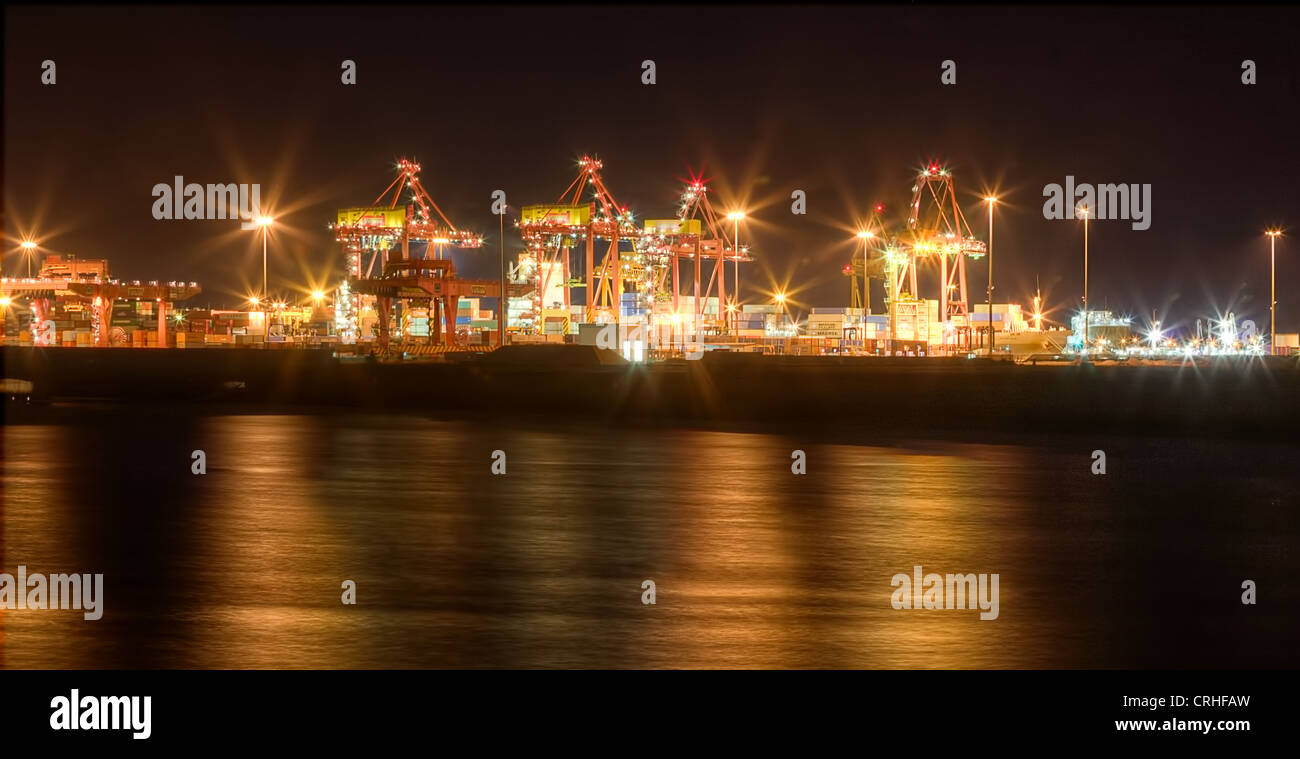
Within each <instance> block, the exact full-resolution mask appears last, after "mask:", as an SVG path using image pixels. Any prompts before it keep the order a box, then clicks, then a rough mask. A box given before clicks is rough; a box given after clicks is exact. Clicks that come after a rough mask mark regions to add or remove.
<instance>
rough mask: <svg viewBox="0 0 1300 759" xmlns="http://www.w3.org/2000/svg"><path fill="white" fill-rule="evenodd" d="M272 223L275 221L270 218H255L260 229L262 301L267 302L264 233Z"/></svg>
mask: <svg viewBox="0 0 1300 759" xmlns="http://www.w3.org/2000/svg"><path fill="white" fill-rule="evenodd" d="M273 223H275V219H272V218H271V217H270V216H259V217H257V226H259V227H261V228H262V294H261V297H262V300H267V298H268V295H267V292H266V233H267V231H268V230H269V229H270V228H271V224H273Z"/></svg>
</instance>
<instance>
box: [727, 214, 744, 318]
mask: <svg viewBox="0 0 1300 759" xmlns="http://www.w3.org/2000/svg"><path fill="white" fill-rule="evenodd" d="M727 218H728V219H731V244H732V245H733V246H734V247H735V256H736V257H735V259H734V260H735V264H736V265H735V267H734V269H735V271H734V274H735V276H734V277H733V279H734V283H733V285H732V287H733V288H734V289H735V293H736V295H735V300H736V304H737V306H739V304H740V220H741V219H743V218H745V212H744V211H732V212H731V213H729V214H727ZM723 265H724V266H725V265H726V264H725V263H724V264H723ZM734 323H735V324H736V325H737V331H736V336H737V338H739V336H740V331H739V329H738V327H739V324H740V317H739V316H737V317H736V318H735V321H734Z"/></svg>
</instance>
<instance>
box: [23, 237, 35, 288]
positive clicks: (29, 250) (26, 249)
mask: <svg viewBox="0 0 1300 759" xmlns="http://www.w3.org/2000/svg"><path fill="white" fill-rule="evenodd" d="M36 247H37V245H36V243H35V242H33V241H31V240H23V244H22V249H23V258H26V259H27V278H28V279H31V278H32V255H33V253H34V251H35V250H36Z"/></svg>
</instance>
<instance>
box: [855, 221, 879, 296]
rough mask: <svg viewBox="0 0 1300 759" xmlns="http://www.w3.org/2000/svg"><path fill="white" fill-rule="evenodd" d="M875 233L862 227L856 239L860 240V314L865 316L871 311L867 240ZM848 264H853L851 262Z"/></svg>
mask: <svg viewBox="0 0 1300 759" xmlns="http://www.w3.org/2000/svg"><path fill="white" fill-rule="evenodd" d="M875 236H876V233H875V232H872V231H871V230H870V229H863V230H861V231H860V232H858V239H859V240H861V241H862V314H863V316H866V315H867V314H870V313H871V278H870V277H868V276H867V240H870V239H871V238H873V237H875ZM849 266H850V267H851V266H853V264H852V263H850V264H849Z"/></svg>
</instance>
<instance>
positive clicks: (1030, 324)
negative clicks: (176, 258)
mask: <svg viewBox="0 0 1300 759" xmlns="http://www.w3.org/2000/svg"><path fill="white" fill-rule="evenodd" d="M396 168H397V175H396V177H395V178H393V179H392V181H391V183H390V184H389V185H388V187H387V188H386V189H385V190H384V191H383V192H382V193H380V194H379V196H378V197H376V198H375V199H374V200H373V201H372V202H371V203H370V205H366V206H353V207H347V208H342V209H339V210H338V212H337V215H336V217H335V218H334V219H333V220H332V223H331V224H330V227H331V229H332V231H333V234H334V238H335V241H336V244H337V246H338V256H339V264H340V266H339V267H338V268H339V269H340V270H342V271H344V272H346V273H345V274H342V275H341V276H339V277H338V278H337V280H336V282H337V284H336V286H335V287H334V288H333V289H331V290H328V291H327V290H314V291H310V292H309V293H308V294H307V295H305V296H303V297H301V298H299V299H297V300H295V301H290V300H287V299H280V298H278V297H276V296H274V295H272V294H271V293H272V292H273V289H272V288H270V287H268V285H267V283H266V282H265V280H264V281H263V284H262V286H261V288H259V289H257V290H256V291H255V292H252V293H249V294H248V295H247V300H246V302H245V303H243V304H240V307H237V308H228V309H219V308H211V307H208V308H203V307H198V306H195V305H192V304H193V303H194V301H196V300H198V299H199V298H200V296H201V295H202V293H203V290H202V287H201V284H200V283H198V282H155V281H148V282H144V281H129V282H127V281H121V280H118V279H116V278H114V277H113V275H112V272H111V269H110V261H109V260H108V259H87V258H73V257H71V256H62V255H47V256H44V257H43V259H42V260H41V261H40V265H39V270H38V271H36V272H35V273H33V274H32V275H31V276H26V277H10V276H5V277H4V278H3V279H2V280H0V288H2V294H0V297H2V298H3V300H0V304H2V305H3V307H4V324H5V347H4V349H3V350H4V381H5V394H6V397H7V398H8V399H9V403H8V407H9V408H10V410H11V412H12V411H13V410H14V407H15V405H16V406H17V407H19V409H18V412H17V413H20V414H21V413H24V410H23V409H22V406H23V405H24V404H31V403H33V402H34V403H36V404H37V405H40V404H41V403H42V402H44V401H59V400H62V399H97V398H98V399H111V400H127V401H129V400H135V401H141V402H155V401H162V400H164V399H166V400H170V401H172V402H179V403H192V402H202V403H222V402H230V403H252V404H258V405H259V406H261V407H274V406H276V405H277V404H287V405H304V404H305V405H312V406H351V407H361V408H397V409H412V408H424V409H430V410H439V411H441V412H448V413H476V412H478V413H488V414H497V413H500V412H501V410H502V409H501V404H502V398H510V397H518V395H519V389H520V388H528V393H527V397H528V398H529V399H530V402H529V403H516V404H512V407H511V409H510V411H509V414H510V415H511V417H512V418H523V417H527V416H530V415H536V416H541V417H547V416H548V415H549V416H554V415H555V414H559V415H561V416H569V415H573V414H578V415H583V416H587V417H591V418H594V419H597V420H610V419H638V420H643V421H647V422H672V421H678V422H688V423H689V422H691V421H703V422H706V423H710V424H744V423H747V420H755V419H759V418H761V419H763V420H765V422H766V423H779V424H783V425H791V424H799V423H809V424H820V425H823V426H825V425H826V424H827V423H830V422H843V423H850V422H852V423H856V424H862V425H866V426H867V427H869V428H874V429H909V430H912V431H916V430H918V429H920V428H921V427H927V426H928V427H933V428H935V429H940V430H946V431H953V430H956V429H981V428H984V429H988V428H993V429H997V428H1000V427H1001V426H1008V427H1011V426H1016V427H1018V428H1023V427H1024V425H1026V424H1029V425H1031V426H1035V427H1039V428H1042V429H1051V428H1053V427H1054V426H1056V425H1061V424H1070V425H1072V426H1073V427H1075V428H1079V429H1083V428H1089V427H1093V428H1104V429H1107V430H1117V429H1131V430H1134V431H1141V430H1142V429H1144V428H1151V429H1161V430H1166V431H1168V430H1170V429H1186V430H1189V431H1192V430H1208V429H1214V430H1217V431H1219V432H1225V433H1249V434H1265V435H1268V434H1276V435H1286V434H1290V433H1289V432H1288V430H1290V429H1294V424H1295V422H1296V421H1300V392H1298V390H1300V362H1298V361H1297V360H1296V359H1295V358H1294V356H1295V354H1296V344H1297V341H1296V336H1295V335H1273V334H1272V332H1271V331H1269V332H1262V331H1260V330H1258V329H1254V325H1253V323H1251V322H1249V321H1248V320H1244V319H1243V320H1241V321H1240V323H1239V322H1238V319H1237V317H1236V316H1235V315H1233V314H1231V313H1229V314H1225V315H1215V317H1213V318H1207V319H1205V320H1204V321H1198V323H1197V324H1196V325H1195V328H1194V330H1192V329H1184V330H1182V331H1181V332H1179V331H1175V330H1172V329H1170V330H1166V329H1163V328H1162V327H1161V326H1160V323H1159V321H1158V320H1157V319H1156V318H1155V315H1153V317H1152V319H1151V320H1150V321H1148V322H1146V323H1145V324H1140V323H1138V321H1136V320H1134V319H1133V318H1131V317H1126V316H1122V315H1119V314H1115V313H1113V312H1111V311H1109V310H1097V309H1089V310H1088V311H1086V312H1085V311H1083V310H1082V309H1080V310H1079V311H1077V312H1076V313H1074V314H1071V315H1070V316H1069V318H1068V320H1069V324H1068V326H1067V325H1064V324H1054V323H1053V322H1051V321H1049V319H1050V316H1049V315H1048V314H1045V313H1043V308H1042V304H1041V302H1040V300H1039V298H1038V297H1037V296H1036V297H1035V298H1034V301H1033V303H1032V304H1031V305H1030V306H1029V307H1028V308H1026V307H1025V306H1024V305H1022V304H1018V303H996V302H994V303H992V304H991V305H990V304H989V301H988V300H987V299H986V300H985V301H984V302H983V303H976V302H974V300H975V298H974V294H975V293H978V291H979V290H980V289H981V288H980V287H979V286H978V284H977V283H976V282H975V281H973V280H974V277H972V276H970V274H971V272H970V271H968V263H971V262H980V261H981V260H983V259H985V258H986V257H987V256H988V255H989V254H990V253H991V252H994V253H995V251H994V250H993V249H992V247H991V246H990V244H989V239H988V232H989V231H990V229H991V226H992V221H993V219H994V211H995V203H996V198H993V197H988V198H985V200H984V203H983V204H982V205H983V207H984V209H986V210H987V213H988V216H987V219H988V222H989V226H988V227H986V228H985V231H984V236H983V237H981V235H980V234H977V233H976V232H975V231H974V230H972V228H971V226H970V224H969V223H968V222H967V220H966V217H965V214H964V212H963V210H962V208H961V206H960V204H959V203H958V201H957V197H958V189H957V186H956V182H955V178H954V176H953V174H952V172H950V171H949V170H948V169H946V168H944V167H942V166H940V165H937V164H934V165H930V166H927V167H924V168H922V169H921V170H920V171H919V173H918V174H917V176H916V180H915V184H914V185H913V187H912V188H911V191H912V194H911V201H910V203H909V205H908V212H907V218H906V219H905V221H904V222H903V223H901V224H900V225H898V226H891V225H890V223H889V221H888V220H887V219H884V218H882V216H883V214H880V213H876V214H873V215H872V217H871V218H870V219H869V220H868V221H867V222H866V223H864V224H862V225H861V228H860V229H859V230H858V232H857V233H856V235H855V239H856V241H857V243H858V244H857V247H856V250H855V251H854V253H853V254H852V256H851V257H850V258H849V260H847V261H846V262H845V264H844V267H843V275H844V277H845V282H846V283H847V285H848V287H846V288H845V291H846V292H845V301H846V303H847V305H826V306H813V307H811V308H810V309H809V310H808V311H807V312H806V313H795V312H794V310H793V308H792V307H791V303H790V302H789V299H788V298H787V296H786V294H785V293H784V292H779V291H778V292H775V293H772V295H771V300H770V302H767V303H744V302H741V301H740V299H738V298H737V297H736V293H737V292H738V291H739V288H737V286H736V285H737V282H738V281H739V280H740V278H742V277H744V276H745V269H744V268H742V265H745V264H750V263H752V262H753V261H754V260H755V256H757V255H761V253H760V252H758V251H753V250H751V249H750V248H749V246H747V245H746V244H745V243H744V241H743V240H742V239H741V236H740V230H741V224H740V222H741V220H742V219H743V218H744V212H743V211H741V210H727V211H723V210H720V209H717V208H715V207H714V206H713V204H712V202H711V200H710V196H709V188H708V186H707V184H706V183H705V182H703V181H700V180H695V179H693V180H691V181H690V182H689V183H688V184H687V185H686V186H685V187H683V188H682V191H681V195H680V197H679V198H678V199H677V205H676V209H675V213H674V214H673V215H671V216H666V217H664V218H652V219H638V217H636V216H635V215H634V214H633V213H632V212H631V210H630V209H628V208H627V207H626V206H623V205H620V204H619V201H618V200H617V199H616V197H615V195H614V194H613V193H612V192H611V190H610V188H609V186H608V185H607V184H606V182H605V179H604V176H603V170H604V167H603V165H602V163H601V161H599V160H597V159H594V158H590V157H584V158H583V159H582V160H581V161H580V162H579V165H578V171H577V174H576V176H575V177H572V178H571V180H570V181H569V183H568V185H567V187H566V188H565V189H564V190H563V192H561V193H560V194H559V195H558V197H557V199H556V200H555V201H554V202H552V203H549V204H533V205H525V206H522V207H521V208H520V209H519V213H518V217H517V218H514V219H512V221H513V223H515V224H516V225H517V229H518V232H519V237H520V239H521V240H522V242H523V249H522V250H516V251H513V252H512V254H511V255H510V256H509V257H508V258H507V255H506V251H505V247H504V244H502V245H501V246H500V251H499V255H500V257H501V269H502V271H501V276H500V277H499V278H498V279H496V280H493V279H473V278H466V277H462V276H460V275H459V273H458V268H457V265H456V262H457V258H458V257H459V256H464V255H483V254H485V253H486V252H487V251H485V250H484V248H485V245H484V242H485V238H484V236H483V235H481V234H479V233H477V232H473V231H468V230H467V229H466V228H464V227H458V226H456V225H455V224H454V223H453V222H452V221H451V220H450V219H448V218H447V217H446V216H445V215H444V214H443V212H442V210H441V209H440V208H439V206H438V205H437V203H436V202H435V201H434V199H433V198H432V197H431V196H430V194H429V193H428V192H427V191H426V190H425V187H424V185H423V184H422V182H421V180H420V165H419V164H418V163H416V162H414V161H410V160H406V159H403V160H401V161H400V162H399V164H398V165H397V167H396ZM404 193H405V194H404ZM402 197H409V198H410V200H411V202H410V203H409V204H407V205H400V202H399V201H400V199H401V198H402ZM588 197H590V198H592V199H591V200H589V201H587V202H583V199H584V198H588ZM499 223H500V224H501V225H504V223H505V219H501V220H499ZM255 224H256V226H255V227H254V229H257V231H258V233H259V234H260V235H261V236H262V243H263V245H264V246H266V247H264V251H265V250H267V249H268V248H269V238H270V235H269V231H270V230H271V229H273V228H274V225H275V221H274V219H273V218H271V217H268V216H260V215H259V216H257V217H256V219H255ZM1269 241H1270V243H1276V236H1274V235H1270V240H1269ZM30 247H36V246H30ZM973 268H974V267H973V266H972V267H970V269H973ZM264 271H265V270H264ZM986 271H987V270H986ZM263 276H265V274H263ZM927 277H928V278H929V280H930V281H931V282H934V283H936V284H937V285H938V287H937V292H927V291H925V288H924V287H923V285H924V282H925V281H926V278H927ZM873 279H874V280H876V281H877V282H879V283H880V284H882V285H883V291H884V293H885V297H884V302H883V303H878V304H873V303H871V298H870V289H869V283H870V281H871V280H873ZM984 285H985V286H984V288H983V289H984V290H985V295H986V298H987V295H988V294H991V292H992V285H993V283H992V278H991V277H990V278H989V281H987V282H986V283H984ZM299 289H300V290H301V288H299ZM503 293H504V296H505V297H504V308H503V307H502V305H501V295H502V294H503ZM1094 302H1095V298H1094ZM873 306H874V307H873ZM503 312H504V313H503ZM503 316H504V320H502V317H503ZM1085 335H1086V336H1087V339H1086V341H1085V339H1084V336H1085ZM503 344H504V347H502V346H503ZM1270 354H1272V355H1270ZM638 367H640V368H638ZM1189 373H1190V374H1189ZM1189 377H1190V378H1189ZM796 388H797V395H798V400H797V402H794V401H793V399H792V397H791V396H790V394H791V392H792V391H794V390H795V389H796ZM786 399H790V402H786ZM885 399H891V400H889V401H886V400H885ZM862 401H865V402H862ZM924 409H930V410H935V409H937V410H938V412H937V413H923V410H924Z"/></svg>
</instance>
